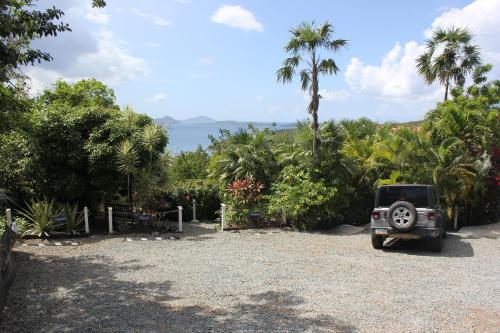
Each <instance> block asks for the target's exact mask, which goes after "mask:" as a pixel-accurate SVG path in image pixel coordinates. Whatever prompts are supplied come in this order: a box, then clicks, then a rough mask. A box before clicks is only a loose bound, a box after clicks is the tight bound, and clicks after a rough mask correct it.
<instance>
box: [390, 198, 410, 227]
mask: <svg viewBox="0 0 500 333" xmlns="http://www.w3.org/2000/svg"><path fill="white" fill-rule="evenodd" d="M395 212H401V214H405V215H404V217H403V216H402V217H401V218H400V219H396V220H395V219H394V213H395ZM403 219H404V221H403ZM417 219H418V214H417V208H415V206H413V205H412V204H411V203H409V202H407V201H396V202H395V203H393V204H392V205H391V206H390V207H389V210H388V211H387V221H388V222H389V224H390V225H391V226H392V227H393V228H394V229H395V230H397V231H402V232H406V231H410V230H411V229H413V227H415V225H416V224H417ZM401 222H404V223H401Z"/></svg>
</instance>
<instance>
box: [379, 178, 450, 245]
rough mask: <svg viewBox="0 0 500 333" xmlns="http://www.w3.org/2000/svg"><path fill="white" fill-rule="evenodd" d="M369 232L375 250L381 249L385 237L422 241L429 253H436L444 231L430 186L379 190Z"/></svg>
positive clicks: (443, 236)
mask: <svg viewBox="0 0 500 333" xmlns="http://www.w3.org/2000/svg"><path fill="white" fill-rule="evenodd" d="M371 232H372V245H373V247H374V248H375V249H381V248H382V247H383V244H384V240H385V239H386V238H388V237H391V238H402V239H419V238H426V239H428V243H429V246H430V248H431V250H433V251H436V252H440V251H441V247H442V242H443V238H446V228H445V225H444V222H443V213H442V211H441V208H440V206H439V196H438V195H437V193H436V190H435V188H434V186H432V185H420V184H412V185H384V186H379V187H378V188H377V193H376V196H375V207H374V209H373V211H372V214H371Z"/></svg>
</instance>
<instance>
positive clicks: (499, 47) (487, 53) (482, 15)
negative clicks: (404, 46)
mask: <svg viewBox="0 0 500 333" xmlns="http://www.w3.org/2000/svg"><path fill="white" fill-rule="evenodd" d="M450 26H459V27H468V28H469V29H470V30H471V31H472V32H473V33H474V34H475V35H476V42H477V43H478V44H479V46H480V47H481V53H482V55H483V61H484V62H486V63H491V64H493V65H495V67H494V69H493V72H494V73H495V74H496V75H500V1H498V0H477V1H475V2H473V3H471V4H470V5H467V6H465V7H464V8H461V9H458V8H455V9H451V10H449V11H447V12H445V13H443V14H442V15H440V16H439V17H438V18H436V19H435V20H434V22H432V25H431V28H430V29H427V30H426V31H425V35H426V37H429V36H430V34H431V31H432V29H433V28H435V27H450Z"/></svg>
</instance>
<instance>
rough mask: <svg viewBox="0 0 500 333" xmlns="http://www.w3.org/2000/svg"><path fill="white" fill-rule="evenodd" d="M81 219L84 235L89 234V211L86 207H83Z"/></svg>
mask: <svg viewBox="0 0 500 333" xmlns="http://www.w3.org/2000/svg"><path fill="white" fill-rule="evenodd" d="M83 217H84V219H85V233H86V234H90V228H89V209H88V208H87V207H83Z"/></svg>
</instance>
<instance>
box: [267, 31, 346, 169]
mask: <svg viewBox="0 0 500 333" xmlns="http://www.w3.org/2000/svg"><path fill="white" fill-rule="evenodd" d="M290 32H291V34H292V38H291V39H290V40H289V41H288V43H287V44H286V45H285V51H286V52H287V53H289V55H290V57H289V58H287V59H285V60H284V61H283V67H282V68H280V69H279V70H278V71H277V72H276V76H277V79H278V81H279V82H282V83H286V82H291V81H292V79H293V77H294V75H295V70H296V69H297V67H298V66H299V65H300V64H301V63H302V62H304V63H305V64H306V65H307V66H306V67H305V68H303V69H302V70H301V71H300V74H299V75H300V81H301V87H302V90H304V91H309V94H310V96H311V102H310V103H309V106H308V108H307V111H308V112H309V113H310V114H311V128H312V132H313V140H312V157H313V163H316V162H317V156H316V155H317V149H316V144H317V132H318V127H319V125H318V108H319V100H320V98H321V96H320V94H319V76H320V75H323V76H326V75H334V74H337V73H338V72H339V68H338V66H337V64H336V63H335V61H334V60H333V59H331V58H328V59H322V58H321V56H320V51H321V49H325V50H326V51H331V52H333V53H336V52H338V51H340V50H341V49H342V48H343V47H345V46H347V40H345V39H333V38H332V37H333V33H334V29H333V27H332V25H331V24H330V23H328V22H326V23H323V24H321V25H319V26H316V24H315V23H314V22H310V23H309V22H304V23H301V24H300V25H299V26H298V27H296V28H294V29H292V30H291V31H290Z"/></svg>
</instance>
